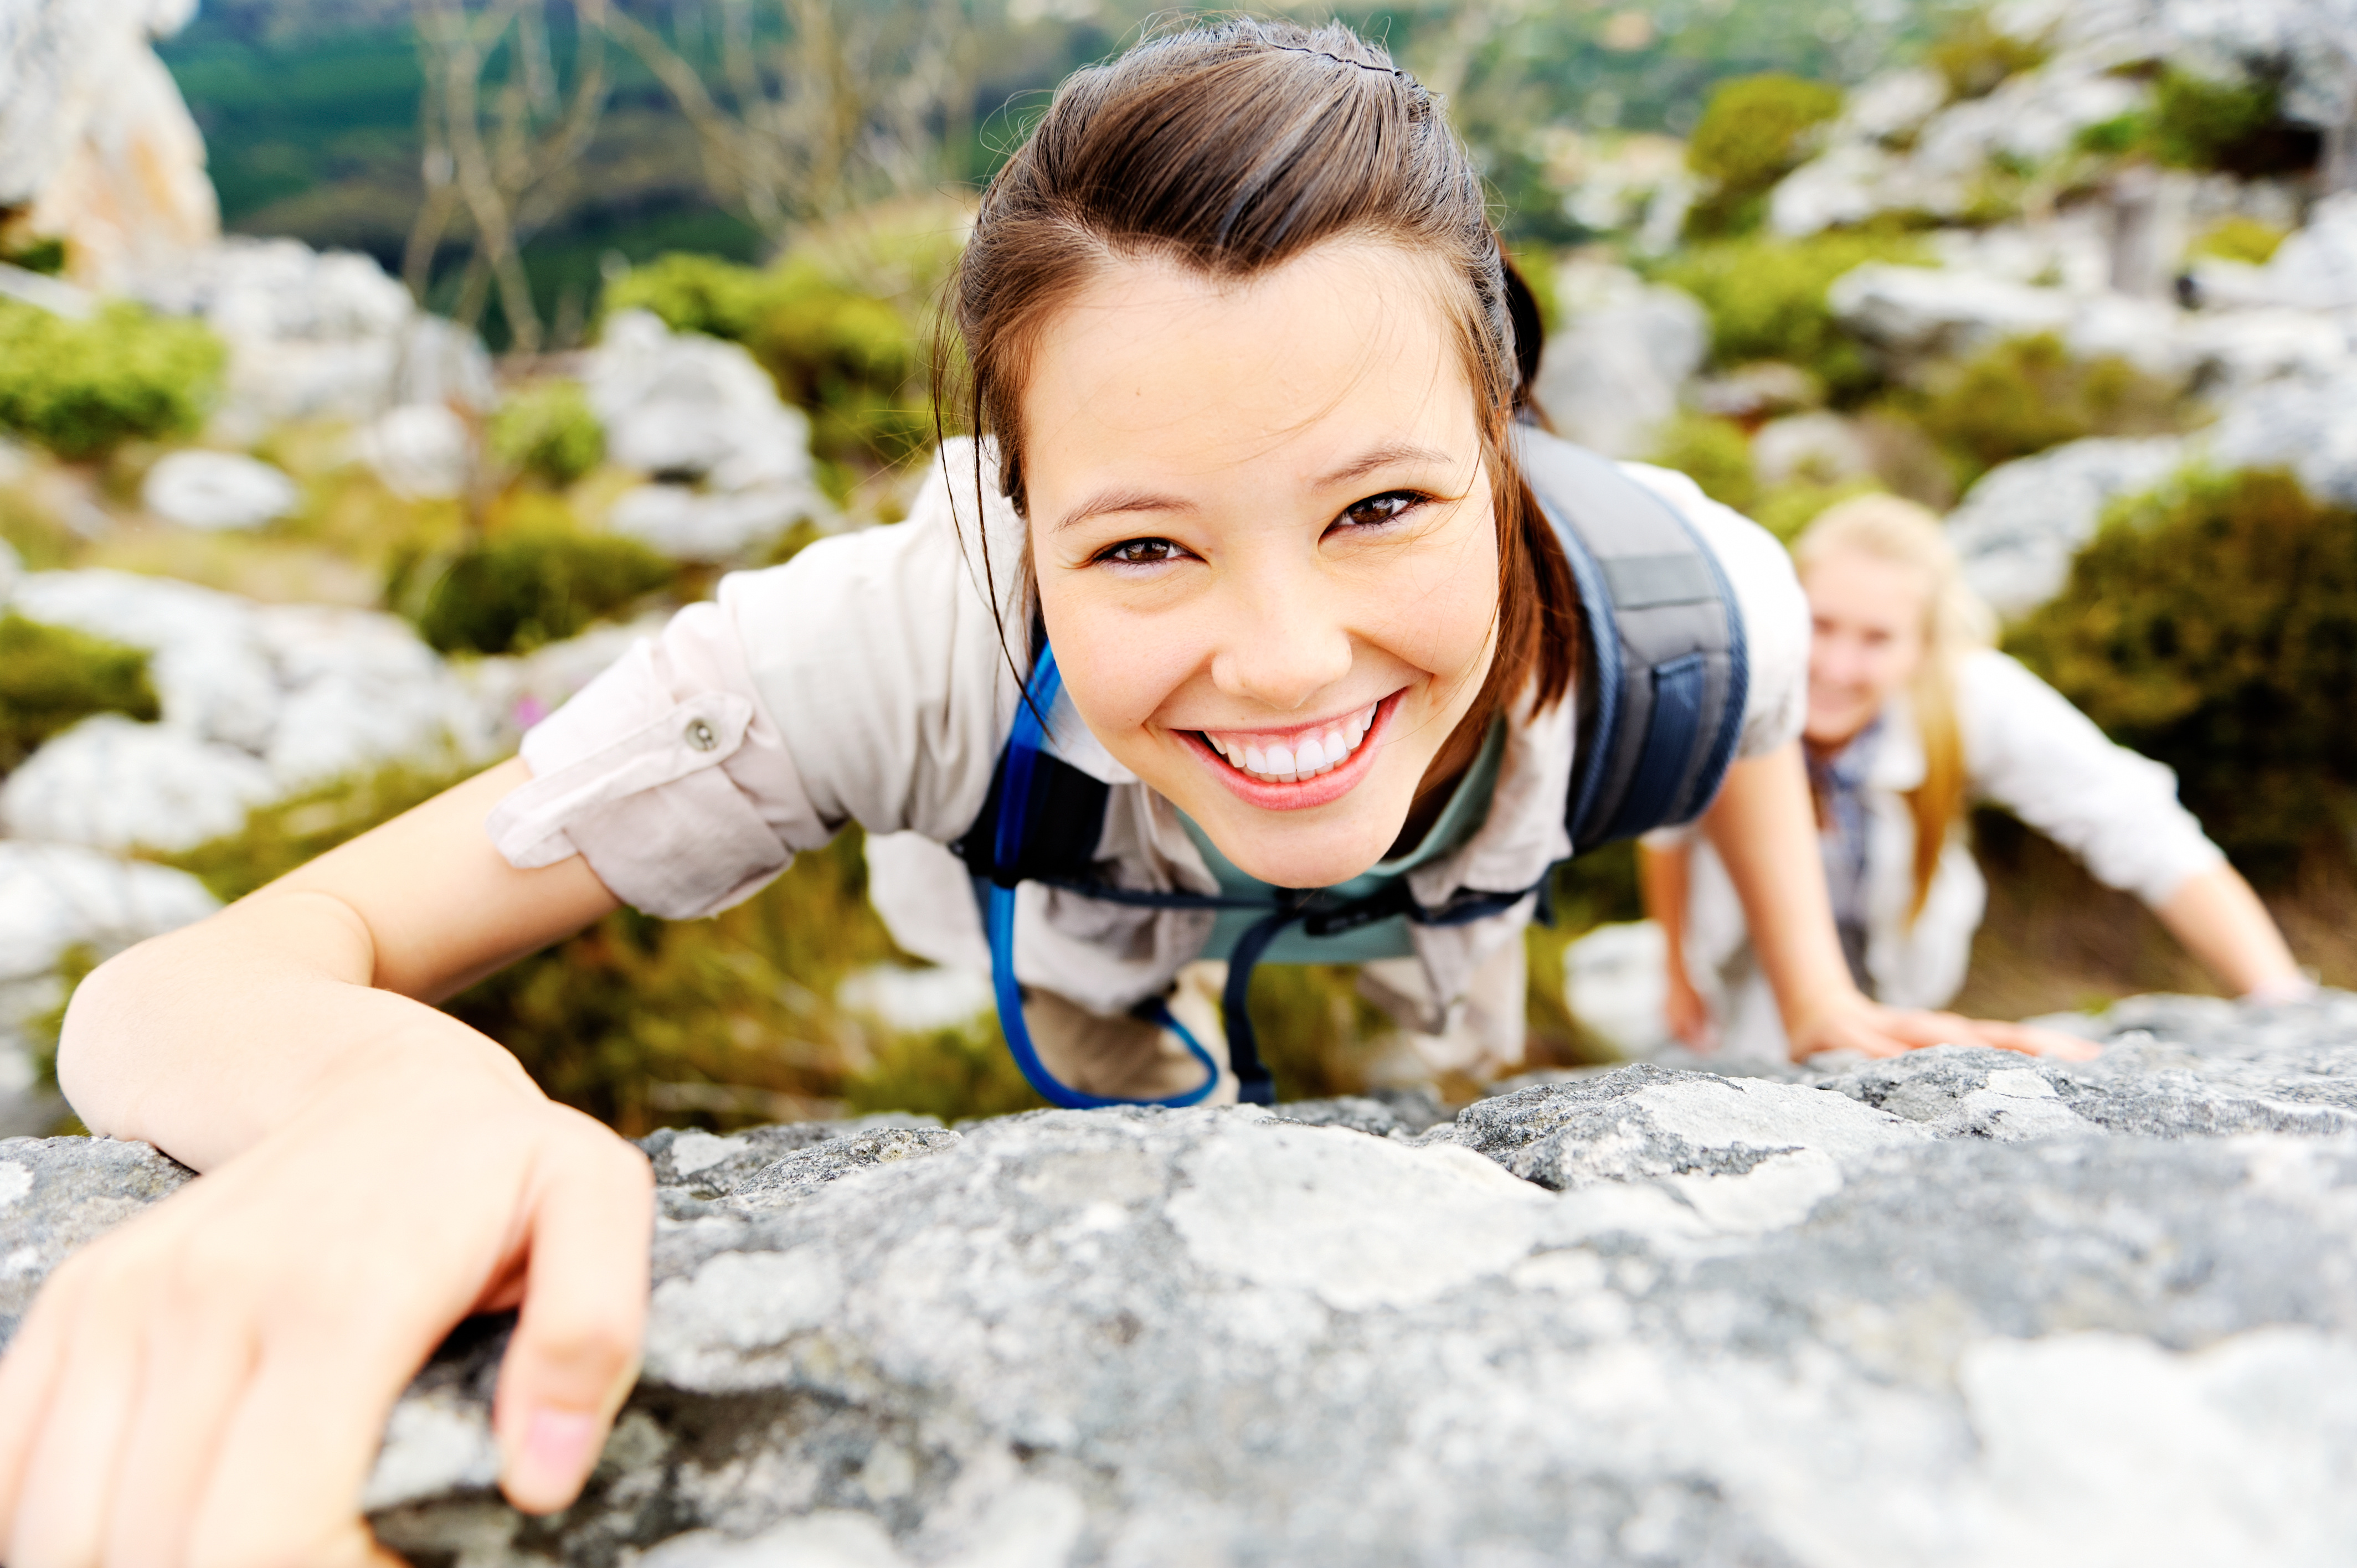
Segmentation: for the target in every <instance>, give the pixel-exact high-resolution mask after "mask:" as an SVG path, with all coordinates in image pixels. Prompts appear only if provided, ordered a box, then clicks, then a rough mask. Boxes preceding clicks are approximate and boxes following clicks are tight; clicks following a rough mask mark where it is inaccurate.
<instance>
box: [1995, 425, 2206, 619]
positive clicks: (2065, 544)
mask: <svg viewBox="0 0 2357 1568" xmlns="http://www.w3.org/2000/svg"><path fill="white" fill-rule="evenodd" d="M2188 455H2189V446H2188V444H2187V443H2186V442H2185V441H2183V440H2181V439H2180V438H2179V437H2177V436H2173V435H2157V436H2148V437H2144V438H2141V439H2102V438H2099V439H2095V440H2090V441H2073V442H2071V443H2069V444H2068V445H2067V446H2057V447H2055V448H2053V449H2052V450H2051V451H2047V452H2040V453H2039V454H2038V455H2037V456H2032V457H2023V458H2020V459H2019V460H2018V461H2015V462H2011V463H2006V464H2002V465H2000V466H1998V467H1995V468H1992V469H1990V470H1989V471H1988V473H1986V474H1985V475H1983V476H1982V478H1981V480H1980V482H1979V483H1978V484H1976V485H1975V486H1974V487H1973V488H1972V489H1971V491H1970V492H1969V493H1967V494H1966V495H1965V497H1964V504H1963V505H1961V506H1959V507H1958V508H1957V509H1956V510H1955V511H1954V512H1953V513H1952V514H1950V516H1949V518H1948V538H1949V540H1950V542H1953V544H1954V545H1955V547H1956V553H1958V554H1959V555H1960V556H1962V557H1963V559H1964V579H1965V581H1966V582H1968V583H1970V584H1971V585H1973V587H1974V589H1975V591H1976V592H1978V593H1979V594H1980V596H1981V597H1983V598H1985V599H1986V600H1987V601H1988V602H1989V604H1990V606H1991V607H1994V608H1995V609H1996V612H1997V613H1998V614H1999V615H2001V616H2008V617H2010V616H2018V615H2022V614H2026V613H2027V612H2029V611H2030V610H2033V609H2035V608H2037V607H2039V606H2040V605H2042V604H2044V603H2045V602H2046V601H2047V600H2049V599H2050V598H2052V597H2053V596H2055V595H2056V594H2057V593H2060V592H2061V589H2062V585H2063V584H2064V583H2066V582H2068V581H2069V580H2070V575H2071V558H2072V556H2074V555H2076V554H2077V553H2079V548H2080V546H2082V545H2083V544H2084V543H2086V542H2087V541H2088V540H2090V539H2092V538H2093V537H2094V534H2095V530H2096V527H2097V525H2098V524H2100V523H2101V522H2102V521H2103V516H2104V508H2105V507H2107V506H2109V505H2110V504H2111V503H2112V502H2113V501H2114V500H2115V499H2118V498H2119V497H2121V496H2126V495H2133V494H2135V493H2136V492H2137V491H2139V490H2146V489H2151V488H2152V487H2153V486H2155V485H2157V484H2159V483H2160V482H2161V481H2162V480H2163V479H2166V478H2169V475H2171V474H2173V473H2175V472H2176V471H2177V470H2178V468H2179V467H2181V466H2182V465H2183V464H2184V462H2185V459H2186V457H2187V456H2188Z"/></svg>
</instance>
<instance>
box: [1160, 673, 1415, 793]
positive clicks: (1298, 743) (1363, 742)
mask: <svg viewBox="0 0 2357 1568" xmlns="http://www.w3.org/2000/svg"><path fill="white" fill-rule="evenodd" d="M1401 694H1402V693H1400V692H1394V693H1392V694H1391V695H1390V696H1388V697H1384V698H1383V699H1381V700H1380V701H1377V702H1372V703H1368V704H1367V705H1366V706H1365V707H1363V708H1356V709H1353V710H1351V712H1349V713H1346V714H1341V715H1340V716H1339V717H1335V718H1330V719H1319V720H1317V721H1315V722H1313V723H1310V724H1306V725H1291V726H1288V727H1286V728H1283V729H1248V730H1247V729H1205V730H1178V731H1174V732H1173V733H1174V734H1176V735H1177V736H1179V739H1180V741H1181V742H1182V743H1185V744H1187V745H1188V746H1190V747H1191V748H1192V749H1193V750H1194V751H1195V753H1196V754H1197V756H1198V757H1200V758H1201V760H1202V762H1203V765H1204V766H1205V767H1206V768H1210V769H1211V773H1212V775H1213V777H1215V778H1217V779H1219V781H1220V782H1221V783H1222V784H1223V785H1225V786H1227V788H1228V789H1230V790H1231V791H1232V792H1233V793H1234V794H1235V795H1236V796H1237V798H1239V799H1240V800H1244V801H1245V802H1247V803H1248V804H1251V805H1254V806H1258V807H1261V808H1263V809H1264V810H1266V811H1301V810H1304V809H1306V808H1308V807H1310V806H1322V805H1325V804H1326V803H1327V802H1328V801H1329V800H1340V799H1341V798H1342V797H1343V796H1344V795H1347V794H1349V793H1350V792H1351V789H1354V788H1356V787H1357V785H1358V783H1359V781H1360V780H1361V779H1364V778H1365V777H1366V776H1367V774H1368V772H1369V771H1370V770H1371V769H1372V768H1373V766H1374V759H1375V756H1376V753H1377V751H1378V750H1379V749H1380V747H1381V743H1382V739H1383V731H1384V729H1386V728H1387V727H1388V721H1389V719H1390V718H1391V716H1392V715H1393V714H1395V713H1397V712H1398V711H1399V699H1400V696H1401Z"/></svg>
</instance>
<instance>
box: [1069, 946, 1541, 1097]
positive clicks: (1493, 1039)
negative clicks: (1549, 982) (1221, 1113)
mask: <svg viewBox="0 0 2357 1568" xmlns="http://www.w3.org/2000/svg"><path fill="white" fill-rule="evenodd" d="M1227 983H1228V966H1227V964H1226V963H1225V962H1224V961H1221V960H1218V959H1204V960H1200V961H1196V962H1194V963H1190V964H1189V965H1187V966H1186V967H1185V968H1184V969H1182V970H1180V971H1179V978H1178V982H1177V983H1176V984H1175V985H1174V986H1173V987H1172V988H1171V992H1170V994H1169V995H1168V996H1167V997H1166V998H1164V1002H1165V1004H1166V1005H1168V1007H1169V1009H1170V1014H1171V1016H1172V1017H1174V1018H1176V1019H1178V1020H1179V1022H1180V1023H1181V1024H1184V1025H1185V1026H1187V1029H1188V1031H1189V1033H1190V1034H1192V1035H1193V1036H1195V1038H1196V1039H1197V1040H1198V1041H1199V1042H1200V1043H1201V1045H1202V1047H1203V1048H1204V1049H1205V1050H1206V1051H1209V1052H1210V1053H1211V1059H1212V1060H1213V1061H1216V1062H1218V1063H1219V1064H1220V1083H1219V1087H1218V1088H1216V1089H1215V1090H1212V1091H1211V1095H1210V1096H1209V1097H1208V1098H1207V1099H1206V1100H1205V1101H1204V1103H1205V1104H1209V1105H1232V1104H1234V1103H1235V1100H1236V1080H1235V1075H1234V1074H1233V1073H1232V1072H1231V1071H1230V1070H1229V1069H1228V1036H1227V1031H1226V1030H1225V1029H1224V1028H1223V1027H1222V1022H1221V1011H1220V993H1222V990H1224V989H1225V988H1226V986H1227ZM1526 984H1527V979H1526V975H1525V969H1524V959H1523V944H1522V943H1521V942H1520V941H1519V940H1516V941H1511V942H1507V943H1506V944H1504V946H1502V947H1501V949H1500V950H1498V952H1497V953H1496V954H1494V955H1492V956H1491V958H1490V960H1489V961H1486V962H1485V963H1483V964H1482V965H1481V967H1480V969H1478V970H1476V971H1475V972H1473V977H1472V983H1471V984H1469V986H1468V987H1467V988H1466V994H1465V995H1464V996H1463V997H1461V998H1460V999H1459V1000H1458V1002H1457V1003H1456V1004H1455V1005H1453V1006H1448V1007H1441V1006H1439V1005H1437V1004H1435V1003H1434V1002H1433V1001H1432V1000H1431V998H1430V996H1429V994H1428V987H1427V985H1426V981H1425V974H1424V965H1423V964H1422V963H1420V962H1418V961H1416V960H1415V959H1412V958H1404V959H1380V960H1377V961H1374V962H1372V963H1368V964H1364V965H1361V968H1360V972H1359V992H1360V994H1361V995H1363V996H1365V997H1366V998H1367V999H1368V1000H1369V1001H1371V1002H1372V1003H1374V1004H1376V1005H1377V1006H1379V1007H1381V1008H1383V1011H1384V1012H1386V1013H1387V1014H1389V1015H1391V1017H1392V1019H1393V1021H1394V1023H1395V1024H1397V1025H1398V1026H1399V1027H1398V1032H1397V1036H1396V1037H1395V1038H1394V1041H1393V1042H1392V1048H1391V1049H1390V1050H1388V1051H1384V1050H1378V1051H1377V1052H1376V1053H1375V1059H1374V1062H1373V1063H1372V1071H1371V1076H1372V1077H1374V1078H1377V1079H1381V1080H1383V1081H1385V1082H1402V1081H1412V1080H1422V1079H1429V1078H1431V1077H1433V1076H1436V1075H1437V1074H1441V1073H1457V1074H1462V1075H1465V1076H1467V1077H1470V1078H1476V1079H1493V1078H1501V1077H1503V1076H1505V1075H1506V1074H1507V1073H1510V1072H1512V1070H1514V1069H1516V1068H1518V1067H1520V1066H1521V1065H1522V1060H1523V1008H1524V1001H1525V999H1524V996H1523V990H1524V987H1525V985H1526ZM1023 1022H1024V1025H1025V1026H1026V1027H1028V1029H1029V1030H1030V1032H1031V1044H1032V1046H1033V1047H1034V1048H1035V1049H1037V1050H1038V1051H1039V1060H1040V1061H1041V1062H1042V1063H1043V1064H1044V1065H1045V1066H1046V1067H1047V1069H1048V1070H1049V1072H1051V1073H1053V1074H1055V1076H1056V1077H1057V1079H1059V1080H1060V1081H1061V1082H1063V1083H1065V1084H1067V1085H1069V1086H1071V1088H1073V1089H1077V1090H1081V1091H1082V1093H1083V1094H1096V1095H1103V1096H1105V1097H1107V1098H1112V1099H1121V1100H1167V1099H1168V1098H1170V1097H1171V1096H1173V1095H1178V1094H1185V1093H1187V1092H1188V1091H1189V1090H1192V1089H1195V1088H1197V1087H1198V1086H1200V1084H1201V1083H1202V1081H1203V1068H1202V1064H1201V1063H1200V1062H1198V1061H1197V1060H1196V1059H1195V1057H1194V1053H1192V1052H1191V1051H1189V1050H1188V1048H1187V1047H1186V1044H1185V1042H1183V1041H1181V1040H1180V1039H1179V1036H1177V1035H1175V1034H1173V1033H1171V1032H1170V1031H1169V1030H1168V1029H1166V1028H1163V1027H1162V1026H1160V1025H1158V1024H1155V1023H1152V1022H1149V1021H1147V1020H1146V1019H1143V1018H1136V1017H1131V1016H1128V1015H1117V1016H1114V1017H1107V1016H1105V1015H1103V1014H1099V1013H1092V1012H1090V1011H1089V1010H1088V1009H1087V1008H1085V1007H1082V1006H1081V1005H1080V1004H1077V1003H1074V1002H1068V1001H1066V1000H1065V999H1064V998H1063V997H1061V996H1059V995H1057V994H1056V993H1053V992H1051V991H1041V990H1039V989H1036V988H1030V989H1027V990H1026V991H1025V992H1024V993H1023Z"/></svg>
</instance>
